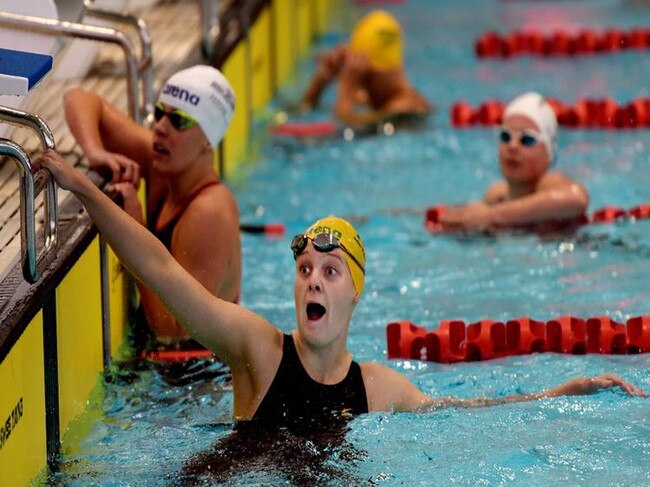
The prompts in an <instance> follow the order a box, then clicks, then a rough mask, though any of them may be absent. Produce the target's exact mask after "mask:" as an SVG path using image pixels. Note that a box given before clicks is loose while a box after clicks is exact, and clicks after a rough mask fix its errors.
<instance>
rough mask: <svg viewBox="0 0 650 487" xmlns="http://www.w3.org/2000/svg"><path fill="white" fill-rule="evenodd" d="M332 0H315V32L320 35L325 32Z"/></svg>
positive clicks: (330, 12) (330, 13)
mask: <svg viewBox="0 0 650 487" xmlns="http://www.w3.org/2000/svg"><path fill="white" fill-rule="evenodd" d="M333 3H334V0H316V25H315V26H314V27H315V28H316V34H317V35H319V36H321V35H323V34H324V33H325V32H327V28H328V27H329V23H330V18H331V15H332V9H333Z"/></svg>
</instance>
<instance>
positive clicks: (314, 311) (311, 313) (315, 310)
mask: <svg viewBox="0 0 650 487" xmlns="http://www.w3.org/2000/svg"><path fill="white" fill-rule="evenodd" d="M326 311H327V310H326V309H325V306H323V305H322V304H318V303H308V304H307V319H308V320H310V321H316V320H320V319H321V318H322V317H323V316H324V315H325V313H326Z"/></svg>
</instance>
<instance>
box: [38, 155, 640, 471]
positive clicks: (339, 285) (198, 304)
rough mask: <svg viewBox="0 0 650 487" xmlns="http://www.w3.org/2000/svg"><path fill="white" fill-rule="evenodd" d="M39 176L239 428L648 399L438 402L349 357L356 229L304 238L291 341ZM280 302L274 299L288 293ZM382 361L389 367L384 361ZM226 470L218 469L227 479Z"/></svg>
mask: <svg viewBox="0 0 650 487" xmlns="http://www.w3.org/2000/svg"><path fill="white" fill-rule="evenodd" d="M36 165H37V167H44V168H46V169H48V170H49V171H50V173H51V174H52V176H53V177H54V179H55V180H56V182H57V183H58V184H59V186H60V187H61V188H62V189H64V190H68V191H70V192H72V193H73V194H75V196H77V198H79V201H81V202H82V204H83V205H84V207H85V208H86V210H87V211H88V214H89V215H90V217H91V218H92V220H93V222H94V223H95V224H96V225H97V228H98V229H99V231H100V232H101V233H102V235H103V237H104V238H105V239H106V241H107V242H108V244H109V245H110V246H111V248H112V249H113V250H114V251H115V253H116V255H117V256H118V257H119V259H120V261H121V262H122V263H123V264H124V265H125V267H127V268H128V269H129V270H130V271H131V272H132V273H133V275H134V276H135V277H136V278H137V279H138V280H140V281H141V282H143V283H144V285H146V286H147V287H148V288H150V289H151V291H152V292H153V293H155V294H156V296H159V297H160V299H161V300H162V301H163V302H164V304H165V306H167V307H168V308H169V309H170V310H172V312H173V313H174V316H175V318H176V319H177V320H178V322H179V323H181V324H182V325H183V326H184V327H185V330H186V331H187V333H189V334H190V335H191V336H192V338H193V339H195V340H197V341H198V342H200V343H201V344H203V345H204V346H206V347H208V348H210V349H211V350H212V351H214V352H215V354H216V355H217V356H219V357H222V358H223V360H224V361H225V362H226V363H227V364H228V366H229V367H230V370H231V373H232V391H233V401H232V404H233V417H234V420H235V421H236V422H237V423H238V426H237V427H246V425H250V426H252V427H253V428H256V427H257V429H256V430H253V431H260V428H259V427H262V428H267V429H268V428H273V429H280V428H282V429H283V430H288V431H289V432H295V433H299V434H304V432H305V431H314V430H316V431H318V432H324V431H325V432H329V433H332V434H337V433H338V434H344V429H342V428H341V426H345V424H346V423H347V422H348V421H349V420H350V419H352V418H353V417H354V416H356V415H360V414H363V413H367V412H369V411H385V412H389V411H390V412H397V411H430V410H434V409H439V408H441V407H459V406H460V407H485V406H487V405H489V404H503V403H511V402H518V401H531V400H535V399H540V398H547V397H553V396H559V395H579V394H580V395H581V394H589V393H591V392H594V391H596V390H599V389H602V388H612V387H620V388H621V389H623V391H625V392H626V393H627V394H628V395H630V396H645V392H644V391H643V390H641V389H640V388H638V387H635V386H634V385H632V384H629V383H628V382H626V381H624V380H623V379H621V378H619V377H616V376H614V375H611V374H608V375H602V376H598V377H594V378H577V379H573V380H571V381H569V382H567V383H565V384H562V385H560V386H558V387H555V388H553V389H549V390H547V391H543V392H541V393H535V394H523V395H513V396H506V397H498V398H495V399H486V398H479V399H460V398H458V399H457V398H437V397H433V396H429V395H428V394H426V393H424V392H422V391H420V390H419V389H418V388H417V387H416V386H415V385H414V384H413V383H412V382H410V381H409V380H408V379H407V378H406V377H405V376H404V375H402V374H401V373H400V372H398V371H397V370H395V369H393V368H392V367H389V366H387V365H384V364H382V363H379V362H363V363H359V362H356V361H354V360H353V358H352V354H351V353H350V352H349V350H348V348H347V336H348V329H349V325H350V319H351V316H352V312H353V310H354V308H355V306H356V304H357V302H358V301H359V298H360V293H361V291H362V289H363V275H364V267H365V254H364V249H363V243H362V240H361V238H360V237H359V235H358V233H357V232H356V230H354V228H353V227H352V225H350V224H349V223H348V222H346V221H345V220H342V219H340V218H335V217H328V218H325V219H323V220H320V221H318V222H316V223H315V224H314V225H312V226H310V227H309V228H308V229H307V231H305V232H304V233H303V234H301V235H299V236H298V237H296V238H294V240H293V245H292V248H293V251H294V254H295V256H296V258H297V260H296V283H295V287H294V294H295V304H296V314H297V318H298V326H297V328H295V329H293V330H292V331H290V332H284V331H283V330H281V329H279V328H277V327H275V326H273V325H272V324H271V323H270V322H269V321H267V319H266V318H264V317H262V316H261V315H259V314H257V313H255V312H253V311H251V310H249V309H246V308H245V307H244V306H240V305H238V304H234V303H231V302H228V301H226V300H224V299H219V298H218V297H216V296H214V295H213V294H212V293H210V292H208V291H207V290H206V289H205V287H204V286H203V285H202V284H201V283H200V282H199V281H198V280H197V279H196V278H194V277H193V276H192V274H190V273H189V272H187V271H186V270H185V269H183V267H182V266H181V265H180V264H179V263H178V262H177V261H176V259H175V258H174V257H173V256H172V255H171V253H170V252H169V251H168V250H167V249H166V248H165V246H164V245H163V244H162V243H160V241H159V240H158V239H157V238H156V237H155V236H154V235H153V234H152V233H151V232H149V231H148V230H147V229H146V227H144V226H143V225H141V224H140V223H138V222H137V221H136V220H134V219H133V218H131V217H129V216H128V215H126V214H125V213H124V212H123V211H122V210H121V209H120V208H119V207H118V206H116V205H115V204H114V203H113V202H112V201H111V200H110V199H109V198H108V197H107V196H106V195H105V194H104V193H102V191H101V190H100V189H99V188H97V187H96V186H95V184H94V183H93V182H92V181H91V180H90V179H89V178H88V176H87V175H85V174H84V173H83V172H81V171H77V170H75V168H73V167H72V166H71V165H70V164H68V163H67V162H66V161H65V160H64V159H63V158H62V157H61V156H59V155H58V154H56V153H55V152H54V151H47V152H45V154H44V155H43V156H42V157H41V158H40V159H39V160H37V161H36ZM259 272H263V271H261V270H260V271H259ZM353 274H354V275H355V276H356V277H354V276H353ZM268 291H269V295H270V296H272V295H273V294H274V293H277V288H276V287H270V288H269V290H268ZM278 299H279V298H278ZM375 325H376V324H375ZM376 358H377V359H378V360H381V361H383V360H384V357H383V356H382V355H381V354H379V356H377V357H376ZM361 426H362V427H363V424H361ZM310 427H311V428H310ZM262 431H263V430H262ZM218 463H219V462H215V463H213V464H212V465H214V466H215V467H216V469H218V468H219V465H218ZM222 463H223V462H222ZM229 466H230V463H229V462H226V468H228V467H229ZM211 473H213V474H215V475H217V474H218V473H219V472H217V471H216V470H215V471H213V472H211ZM221 473H223V474H229V475H232V472H228V471H224V472H221Z"/></svg>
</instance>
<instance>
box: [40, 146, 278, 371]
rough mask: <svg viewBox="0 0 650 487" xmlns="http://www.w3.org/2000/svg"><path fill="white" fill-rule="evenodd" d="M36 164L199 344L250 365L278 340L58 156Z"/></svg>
mask: <svg viewBox="0 0 650 487" xmlns="http://www.w3.org/2000/svg"><path fill="white" fill-rule="evenodd" d="M36 164H37V165H40V166H42V167H45V168H47V169H49V170H50V172H51V173H52V175H53V176H54V178H55V180H56V181H57V183H58V184H59V186H60V187H61V188H63V189H66V190H69V191H72V192H73V193H74V194H75V195H76V196H77V197H78V198H79V199H80V200H81V202H82V203H83V205H84V207H85V208H86V210H87V211H88V213H89V214H90V216H91V218H92V219H93V222H94V223H95V225H97V227H98V228H99V231H100V232H101V233H102V235H103V236H104V237H105V238H106V240H107V242H108V243H109V245H110V246H111V248H112V249H113V250H114V251H115V253H116V254H117V256H118V257H119V258H120V260H121V261H122V263H123V264H124V265H125V266H126V267H127V268H128V269H129V271H130V272H131V273H132V274H133V275H134V276H135V277H136V278H137V279H139V280H140V281H142V282H143V283H144V284H145V285H147V286H148V287H149V288H150V289H151V290H152V291H153V292H154V293H155V294H156V295H157V296H158V297H159V298H160V299H161V300H162V301H163V302H164V303H165V305H166V306H167V307H168V308H169V309H170V310H171V311H172V313H173V314H174V316H175V317H176V318H177V319H178V321H179V322H180V323H181V324H182V325H183V326H184V327H185V328H186V330H187V331H188V332H189V333H190V335H192V337H193V338H194V339H196V340H197V341H199V342H201V343H202V344H203V345H205V346H206V347H209V348H211V349H212V350H213V351H214V352H215V353H216V354H217V355H218V356H219V357H222V358H223V359H224V360H225V361H226V362H227V363H229V364H230V363H231V361H235V362H237V361H245V360H246V355H247V353H248V351H249V350H248V348H250V347H251V346H252V344H254V343H256V340H257V341H260V342H262V343H264V342H265V339H266V338H268V337H270V336H275V334H276V332H277V330H276V329H275V328H274V327H273V326H272V325H270V324H269V323H268V322H267V321H266V320H264V319H263V318H262V317H260V316H259V315H257V314H255V313H253V312H252V311H249V310H247V309H245V308H243V307H241V306H239V305H236V304H232V303H228V302H226V301H223V300H221V299H218V298H216V297H215V296H214V295H212V294H211V293H210V292H209V291H208V290H207V289H205V287H204V286H203V285H201V284H200V283H199V282H198V281H197V280H196V279H194V278H193V277H192V276H191V275H190V274H189V273H188V272H187V271H186V270H185V269H183V267H182V266H181V265H180V264H179V263H178V262H177V261H176V259H174V257H173V256H172V255H171V254H170V253H169V251H168V250H167V249H166V248H165V246H164V245H163V244H162V243H161V242H160V241H159V240H158V239H157V238H156V237H155V236H154V235H153V234H151V233H150V232H149V231H148V230H147V229H146V228H145V227H143V226H142V225H141V224H139V223H138V222H136V221H135V220H134V219H133V218H131V217H130V216H128V215H127V214H126V213H124V212H123V211H122V209H121V208H120V207H119V206H117V205H116V204H115V203H113V202H112V201H111V200H110V198H108V196H106V195H105V194H104V193H103V192H102V191H101V190H100V189H99V188H97V187H96V186H95V185H94V184H93V182H92V181H91V180H90V179H89V178H88V177H87V176H86V175H85V174H83V173H82V172H80V171H77V170H75V169H74V168H73V167H72V166H70V165H69V164H67V163H66V162H65V161H64V160H63V159H62V158H61V157H60V156H59V155H58V154H57V153H56V152H54V151H47V152H45V153H44V154H43V155H42V156H41V158H40V159H39V160H37V161H36ZM254 339H255V340H254ZM270 341H271V340H269V342H270Z"/></svg>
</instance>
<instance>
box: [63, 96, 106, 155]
mask: <svg viewBox="0 0 650 487" xmlns="http://www.w3.org/2000/svg"><path fill="white" fill-rule="evenodd" d="M63 108H64V111H65V118H66V121H67V122H68V126H69V127H70V131H71V132H72V135H73V136H74V138H75V140H76V141H77V143H78V144H79V145H80V146H81V149H82V150H83V152H84V154H86V155H88V154H89V153H92V152H93V151H96V150H98V149H103V148H104V145H103V143H102V137H101V132H100V126H101V123H100V122H101V116H102V110H103V107H102V100H101V99H100V98H99V96H97V95H96V94H94V93H88V92H86V91H84V90H82V89H81V88H73V89H71V90H69V91H67V92H66V93H65V95H63ZM89 162H90V163H91V164H92V161H90V160H89Z"/></svg>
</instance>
